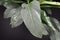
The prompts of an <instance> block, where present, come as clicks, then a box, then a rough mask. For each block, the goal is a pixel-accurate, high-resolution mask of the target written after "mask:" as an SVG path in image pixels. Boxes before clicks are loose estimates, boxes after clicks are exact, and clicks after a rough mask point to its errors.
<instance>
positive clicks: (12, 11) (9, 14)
mask: <svg viewBox="0 0 60 40" xmlns="http://www.w3.org/2000/svg"><path fill="white" fill-rule="evenodd" d="M16 10H17V9H16V8H8V9H6V10H5V12H4V18H9V17H12V16H13V15H14V14H15V12H16Z"/></svg>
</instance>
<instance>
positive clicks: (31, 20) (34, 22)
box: [0, 0, 60, 40]
mask: <svg viewBox="0 0 60 40" xmlns="http://www.w3.org/2000/svg"><path fill="white" fill-rule="evenodd" d="M0 5H3V6H4V7H6V10H5V12H4V18H11V23H10V25H11V27H12V28H16V27H17V26H19V25H21V24H22V22H24V23H25V25H26V27H27V29H28V30H29V31H30V32H31V34H32V35H33V36H35V37H38V38H42V36H43V35H49V36H50V39H51V40H60V22H59V21H58V20H57V19H56V18H53V17H49V16H47V14H46V11H44V10H42V8H45V9H47V8H60V3H59V2H55V1H52V0H25V1H23V0H0ZM47 11H48V12H50V13H51V11H50V10H47Z"/></svg>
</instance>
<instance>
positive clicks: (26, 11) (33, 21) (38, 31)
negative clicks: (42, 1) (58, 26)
mask: <svg viewBox="0 0 60 40" xmlns="http://www.w3.org/2000/svg"><path fill="white" fill-rule="evenodd" d="M39 6H40V5H39ZM22 7H23V9H22V10H21V15H22V19H23V21H24V23H25V25H26V27H27V28H28V30H29V31H30V32H31V33H32V35H34V36H36V37H39V38H41V37H42V35H47V34H48V32H47V31H46V29H45V27H44V26H43V24H42V22H41V18H40V13H38V11H36V10H35V9H33V8H32V7H31V6H28V4H22Z"/></svg>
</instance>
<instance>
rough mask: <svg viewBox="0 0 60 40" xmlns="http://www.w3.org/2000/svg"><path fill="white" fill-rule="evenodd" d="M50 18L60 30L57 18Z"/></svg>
mask: <svg viewBox="0 0 60 40" xmlns="http://www.w3.org/2000/svg"><path fill="white" fill-rule="evenodd" d="M50 20H51V22H52V24H53V25H54V27H55V28H56V29H57V30H58V31H60V22H59V21H58V20H57V19H56V18H52V17H51V18H50Z"/></svg>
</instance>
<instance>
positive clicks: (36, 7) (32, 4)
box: [30, 0, 40, 12]
mask: <svg viewBox="0 0 60 40" xmlns="http://www.w3.org/2000/svg"><path fill="white" fill-rule="evenodd" d="M30 4H31V7H32V8H34V9H35V10H37V11H38V12H40V3H39V1H36V0H34V1H32V2H31V3H30Z"/></svg>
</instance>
